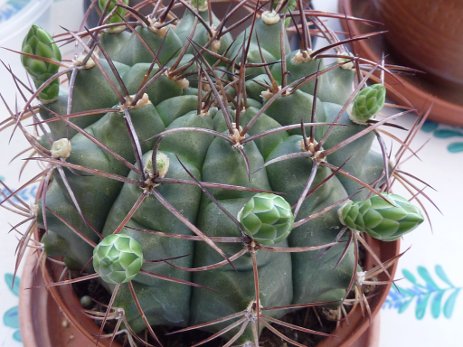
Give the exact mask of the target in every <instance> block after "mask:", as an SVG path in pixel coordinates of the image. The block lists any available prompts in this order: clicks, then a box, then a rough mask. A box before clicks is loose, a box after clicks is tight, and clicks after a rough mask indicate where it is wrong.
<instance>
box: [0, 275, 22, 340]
mask: <svg viewBox="0 0 463 347" xmlns="http://www.w3.org/2000/svg"><path fill="white" fill-rule="evenodd" d="M4 280H5V284H6V287H7V288H8V289H9V290H10V291H11V293H12V294H13V295H14V296H16V297H19V288H20V279H19V277H17V276H16V277H14V275H13V274H11V273H6V274H5V276H4ZM3 324H4V325H5V326H7V327H9V328H12V329H15V331H14V332H13V334H12V337H13V340H15V341H17V342H21V333H20V331H19V309H18V306H14V307H11V308H10V309H8V310H7V311H6V312H5V313H3Z"/></svg>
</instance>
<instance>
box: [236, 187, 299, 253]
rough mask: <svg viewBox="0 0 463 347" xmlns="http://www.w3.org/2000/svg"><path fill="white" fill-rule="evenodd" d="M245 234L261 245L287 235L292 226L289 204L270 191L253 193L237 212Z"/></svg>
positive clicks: (292, 218) (274, 242) (277, 240)
mask: <svg viewBox="0 0 463 347" xmlns="http://www.w3.org/2000/svg"><path fill="white" fill-rule="evenodd" d="M238 220H239V221H240V223H241V224H242V225H243V227H244V229H245V232H246V234H247V235H249V236H250V237H252V238H253V239H254V240H255V241H257V242H259V243H261V244H263V245H273V244H276V243H278V242H281V241H283V240H284V239H285V238H287V237H288V235H289V233H290V232H291V229H292V227H293V222H294V216H293V214H292V212H291V205H290V204H289V203H288V202H287V201H286V200H285V199H283V198H282V197H281V196H279V195H276V194H271V193H258V194H256V195H254V196H253V197H252V198H251V199H250V200H249V201H248V202H247V203H246V204H245V205H244V206H243V208H242V209H241V210H240V211H239V212H238Z"/></svg>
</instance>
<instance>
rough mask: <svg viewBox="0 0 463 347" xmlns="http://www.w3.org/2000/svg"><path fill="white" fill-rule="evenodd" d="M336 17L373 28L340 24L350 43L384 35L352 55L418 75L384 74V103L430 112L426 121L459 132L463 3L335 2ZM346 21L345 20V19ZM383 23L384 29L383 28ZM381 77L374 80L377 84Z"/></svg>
mask: <svg viewBox="0 0 463 347" xmlns="http://www.w3.org/2000/svg"><path fill="white" fill-rule="evenodd" d="M338 4H339V12H340V13H342V14H343V15H346V16H353V17H357V18H364V19H368V20H371V21H376V22H369V23H366V22H362V21H358V20H341V25H342V27H343V29H344V31H345V32H346V33H349V34H350V35H351V36H352V37H355V36H361V35H364V34H367V33H372V32H379V31H387V33H386V34H384V35H380V36H378V35H377V36H373V37H370V38H369V39H367V40H365V39H363V40H358V41H355V42H353V44H352V45H353V48H354V49H355V52H356V54H358V55H359V56H361V57H364V58H366V59H368V60H370V61H374V62H378V63H380V62H381V60H382V57H383V55H384V57H385V62H386V64H389V65H390V66H404V67H415V68H417V69H419V70H420V71H419V72H414V73H410V71H409V72H408V73H403V72H402V73H395V74H394V75H393V76H391V75H390V74H387V73H386V74H385V76H384V77H385V80H384V84H385V86H386V87H387V89H388V98H390V99H392V100H393V101H394V102H395V103H396V104H398V105H404V106H405V107H407V108H414V109H416V110H417V112H418V114H420V115H423V114H426V113H427V112H428V111H430V112H429V119H431V120H433V121H436V122H442V123H448V124H452V125H459V126H463V98H462V95H463V64H462V63H461V58H462V57H463V21H462V20H461V18H463V2H462V1H461V0H420V1H416V0H368V1H367V0H339V3H338ZM346 18H347V17H346ZM381 23H384V24H381ZM379 78H380V74H379V73H377V74H375V75H374V76H372V79H373V80H374V81H375V82H377V81H378V80H379Z"/></svg>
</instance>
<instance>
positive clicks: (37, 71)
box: [21, 25, 61, 101]
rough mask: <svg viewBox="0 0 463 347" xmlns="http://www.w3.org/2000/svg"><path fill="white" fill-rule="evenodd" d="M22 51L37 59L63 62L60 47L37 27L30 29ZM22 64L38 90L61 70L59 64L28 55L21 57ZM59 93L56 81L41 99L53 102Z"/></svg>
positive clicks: (41, 95) (33, 26)
mask: <svg viewBox="0 0 463 347" xmlns="http://www.w3.org/2000/svg"><path fill="white" fill-rule="evenodd" d="M22 51H23V52H24V53H29V54H33V55H35V56H37V57H42V58H46V59H52V60H55V61H57V62H60V61H61V52H60V50H59V48H58V46H57V45H56V44H55V43H54V42H53V38H52V37H51V35H50V34H48V33H47V32H46V31H45V30H43V29H42V28H40V27H38V26H37V25H32V27H31V28H30V29H29V32H28V33H27V35H26V37H25V38H24V41H23V44H22ZM21 62H22V64H23V66H24V68H25V69H26V71H27V72H28V73H29V75H31V77H32V79H33V81H34V84H35V86H36V87H37V88H39V87H40V86H41V85H42V84H43V83H44V82H45V81H47V80H48V79H49V78H50V77H52V76H53V75H54V74H56V73H57V72H58V69H59V64H54V63H52V62H49V61H45V60H43V59H40V58H33V57H30V56H27V55H22V56H21ZM58 93H59V81H58V80H55V81H53V82H52V83H51V84H50V85H49V86H48V87H46V88H45V89H44V90H43V92H42V93H41V94H40V95H39V98H40V99H41V100H44V101H52V100H54V99H56V97H57V96H58Z"/></svg>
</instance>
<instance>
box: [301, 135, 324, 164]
mask: <svg viewBox="0 0 463 347" xmlns="http://www.w3.org/2000/svg"><path fill="white" fill-rule="evenodd" d="M300 147H301V151H302V152H308V153H309V154H310V155H311V158H312V160H316V161H318V162H320V161H325V160H326V158H325V155H324V153H323V149H322V148H318V142H317V141H315V139H313V138H310V139H307V140H304V139H302V140H301V141H300Z"/></svg>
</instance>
